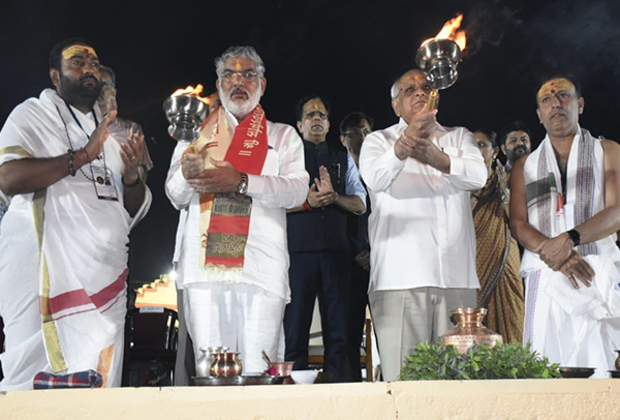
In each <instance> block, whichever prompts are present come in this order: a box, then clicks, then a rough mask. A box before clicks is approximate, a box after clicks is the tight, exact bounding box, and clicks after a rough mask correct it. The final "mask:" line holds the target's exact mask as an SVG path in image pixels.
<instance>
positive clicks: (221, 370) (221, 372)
mask: <svg viewBox="0 0 620 420" xmlns="http://www.w3.org/2000/svg"><path fill="white" fill-rule="evenodd" d="M237 356H239V353H216V354H215V355H214V360H213V363H212V364H211V370H210V373H211V376H215V377H221V376H223V377H225V378H232V377H233V376H239V375H241V372H242V371H243V364H242V363H241V360H239V359H238V357H237Z"/></svg>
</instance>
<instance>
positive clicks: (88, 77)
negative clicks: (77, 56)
mask: <svg viewBox="0 0 620 420" xmlns="http://www.w3.org/2000/svg"><path fill="white" fill-rule="evenodd" d="M89 79H90V80H92V81H94V82H95V83H97V84H99V83H100V82H99V80H97V79H96V78H95V76H89V75H86V76H82V77H80V82H84V81H86V80H89Z"/></svg>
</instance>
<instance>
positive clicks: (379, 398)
mask: <svg viewBox="0 0 620 420" xmlns="http://www.w3.org/2000/svg"><path fill="white" fill-rule="evenodd" d="M84 418H88V419H89V420H98V419H106V420H110V419H136V418H146V419H149V420H156V419H166V420H172V419H179V420H185V419H188V420H189V419H197V418H205V419H252V420H258V419H269V420H280V419H312V420H314V419H317V420H332V419H355V420H366V419H368V420H378V419H381V420H384V419H395V420H396V419H398V420H402V419H410V418H411V419H413V418H416V419H429V420H432V419H441V420H449V419H454V420H457V419H458V420H468V419H476V420H481V419H502V420H505V419H519V420H529V419H532V420H534V419H545V420H547V419H549V420H554V419H558V420H559V419H561V420H570V419H579V420H583V419H601V420H607V419H609V420H618V419H620V380H618V379H616V380H614V379H611V380H609V379H601V380H587V379H548V380H497V381H458V382H457V381H428V382H392V383H374V384H369V383H360V384H333V385H305V386H304V385H284V386H264V387H219V388H208V387H202V388H199V387H191V388H185V387H179V388H117V389H96V390H90V389H86V390H46V391H14V392H7V393H2V394H0V419H3V420H5V419H6V420H13V419H15V420H17V419H19V420H29V419H33V420H35V419H36V420H41V419H45V420H55V419H63V420H72V419H76V420H77V419H80V420H81V419H84Z"/></svg>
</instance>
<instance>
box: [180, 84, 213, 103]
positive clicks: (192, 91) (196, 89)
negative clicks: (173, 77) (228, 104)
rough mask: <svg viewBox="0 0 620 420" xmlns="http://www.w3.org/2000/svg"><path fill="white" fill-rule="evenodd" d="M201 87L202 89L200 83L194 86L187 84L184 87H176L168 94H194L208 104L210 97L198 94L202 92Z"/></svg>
mask: <svg viewBox="0 0 620 420" xmlns="http://www.w3.org/2000/svg"><path fill="white" fill-rule="evenodd" d="M203 89H204V87H203V86H202V85H196V87H193V86H188V87H186V88H185V89H177V90H176V91H175V92H174V93H173V94H172V95H170V96H179V95H191V96H195V97H196V98H198V99H200V100H201V101H202V102H204V103H206V104H209V103H211V98H204V97H202V96H200V94H201V93H202V91H203Z"/></svg>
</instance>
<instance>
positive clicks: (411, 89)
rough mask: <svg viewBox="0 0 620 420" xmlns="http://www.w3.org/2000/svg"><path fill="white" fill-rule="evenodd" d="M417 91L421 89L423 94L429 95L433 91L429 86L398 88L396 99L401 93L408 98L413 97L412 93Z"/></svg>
mask: <svg viewBox="0 0 620 420" xmlns="http://www.w3.org/2000/svg"><path fill="white" fill-rule="evenodd" d="M418 89H422V91H423V92H424V93H431V91H432V90H433V88H431V86H430V85H422V86H415V85H413V86H409V87H406V88H400V89H399V90H398V93H397V94H396V98H398V97H399V96H400V93H401V92H404V93H405V96H406V97H409V96H411V95H413V94H414V92H415V91H416V90H418Z"/></svg>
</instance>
